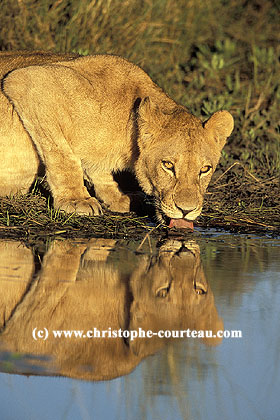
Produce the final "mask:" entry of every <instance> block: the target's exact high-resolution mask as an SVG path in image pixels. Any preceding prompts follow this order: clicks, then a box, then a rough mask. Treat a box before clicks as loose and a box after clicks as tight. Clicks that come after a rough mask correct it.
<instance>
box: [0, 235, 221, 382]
mask: <svg viewBox="0 0 280 420" xmlns="http://www.w3.org/2000/svg"><path fill="white" fill-rule="evenodd" d="M9 246H10V247H11V252H10V258H9V259H7V260H6V262H5V267H3V265H0V289H1V291H2V300H3V302H6V300H7V303H6V304H5V305H3V306H2V307H1V308H0V309H1V311H2V312H3V313H1V312H0V329H1V327H2V331H1V335H0V351H1V350H2V351H9V352H17V353H21V354H33V355H35V356H38V359H39V362H38V363H40V357H41V356H48V357H49V358H50V359H47V360H43V361H42V365H43V367H44V370H46V371H47V372H50V373H56V374H59V375H63V376H71V377H75V378H83V379H89V380H105V379H111V378H114V377H117V376H121V375H124V374H127V373H129V372H130V371H131V370H132V369H134V368H135V367H136V366H137V365H138V364H139V363H140V362H141V360H142V359H143V358H144V357H146V356H148V355H151V354H154V353H155V352H156V351H158V350H159V349H161V348H163V347H164V346H165V345H166V344H167V343H170V341H172V339H170V338H159V337H157V336H156V335H155V336H153V337H151V338H140V337H138V338H135V339H134V340H129V339H124V338H123V337H117V338H109V337H104V338H102V337H100V338H75V337H74V336H73V337H72V338H65V337H64V338H63V337H62V338H60V339H55V338H54V336H53V334H52V330H83V331H84V334H85V333H86V332H87V331H88V330H90V331H92V330H93V329H94V327H95V328H97V329H98V330H99V331H105V330H106V331H108V330H109V328H111V331H113V330H116V331H118V330H119V329H122V330H127V331H132V330H137V331H138V328H140V327H141V328H142V330H144V331H148V330H151V331H153V332H158V331H160V330H163V331H166V330H170V331H172V330H173V331H174V330H176V331H178V330H187V329H188V328H190V329H196V330H202V329H203V330H212V331H213V334H216V333H217V331H218V330H223V321H222V320H221V318H220V317H219V315H218V313H217V309H216V307H215V302H214V296H213V293H212V292H211V289H210V287H209V285H208V283H207V281H206V279H205V276H204V272H203V269H202V266H201V263H200V253H199V247H198V245H197V244H195V243H194V242H185V243H181V242H179V241H168V242H167V243H165V244H164V245H162V246H161V248H160V250H159V254H157V255H154V256H148V255H145V254H144V255H141V254H135V253H134V252H132V251H131V252H128V249H127V248H126V247H122V246H121V247H117V246H116V244H115V241H113V240H105V239H92V240H90V241H88V242H86V243H80V242H78V241H77V242H76V243H74V242H72V241H68V240H65V241H57V242H54V243H52V244H51V246H50V248H49V250H48V251H47V253H46V254H45V255H44V257H43V263H42V266H41V268H40V270H39V271H38V272H37V274H36V277H35V278H34V277H33V278H32V275H33V272H34V261H32V259H31V258H28V259H27V260H26V256H27V255H29V254H31V253H30V251H29V250H27V249H26V248H24V246H22V245H21V244H19V243H13V244H12V243H10V242H9V243H8V244H7V245H6V244H5V243H3V244H1V243H0V261H2V256H5V257H6V256H7V255H8V253H7V250H6V249H9ZM15 248H16V249H17V250H18V252H14V250H15ZM112 250H114V252H111V251H112ZM190 251H191V252H190ZM2 252H4V254H3V255H2ZM122 253H125V256H126V258H125V259H124V258H122V257H123V254H122ZM124 262H126V263H124ZM24 264H26V267H27V268H26V270H25V271H24V272H23V271H22V272H21V277H22V280H21V281H20V278H19V277H18V278H17V282H10V283H7V281H6V278H7V276H9V274H12V275H14V272H15V270H14V268H15V267H20V266H22V265H24ZM9 268H10V271H9ZM37 268H38V267H37ZM3 276H4V283H3V287H2V288H1V281H2V279H3ZM18 283H23V284H22V285H21V289H19V285H18ZM30 283H31V284H30ZM27 284H29V287H28V288H27V286H26V285H27ZM23 290H25V293H23ZM198 290H201V291H203V293H201V294H198V293H197V291H198ZM7 305H9V307H7ZM4 314H5V316H4ZM1 320H3V321H2V322H1ZM35 327H36V328H37V329H39V330H44V328H47V329H48V332H49V336H48V338H47V339H46V340H40V339H37V340H34V339H33V336H32V331H33V329H34V328H35ZM205 341H206V343H207V344H212V345H217V344H219V343H221V341H222V339H221V338H213V339H210V338H208V339H205ZM31 363H32V362H31ZM31 372H32V370H31ZM25 373H30V371H29V370H28V368H26V371H25Z"/></svg>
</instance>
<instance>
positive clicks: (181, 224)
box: [168, 219, 193, 230]
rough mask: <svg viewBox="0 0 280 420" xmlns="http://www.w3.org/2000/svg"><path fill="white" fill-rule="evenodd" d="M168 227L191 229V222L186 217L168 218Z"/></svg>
mask: <svg viewBox="0 0 280 420" xmlns="http://www.w3.org/2000/svg"><path fill="white" fill-rule="evenodd" d="M168 227H170V228H172V227H175V228H178V229H191V230H193V222H190V221H188V220H186V219H170V222H169V225H168Z"/></svg>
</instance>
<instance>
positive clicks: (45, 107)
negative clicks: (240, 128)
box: [0, 53, 233, 220]
mask: <svg viewBox="0 0 280 420" xmlns="http://www.w3.org/2000/svg"><path fill="white" fill-rule="evenodd" d="M34 54H35V55H34ZM34 54H33V55H32V53H23V54H22V55H20V54H15V53H2V54H0V74H1V78H2V91H3V93H4V94H2V95H1V97H0V112H1V115H2V120H1V124H0V152H1V156H4V159H3V160H2V165H1V172H0V194H2V195H5V194H10V193H13V192H16V191H21V192H26V191H27V190H28V188H29V187H30V184H31V183H32V181H33V180H34V177H35V175H36V174H37V172H38V167H39V158H40V160H41V161H42V163H43V164H44V166H45V169H46V174H47V180H48V183H49V185H50V188H51V191H52V194H53V198H54V205H55V207H59V208H61V209H62V210H64V211H66V212H73V211H76V212H77V213H81V214H100V213H101V212H102V210H101V206H100V204H99V201H98V200H100V201H102V202H103V203H104V204H105V205H107V206H108V208H109V209H111V210H112V211H117V212H126V211H129V208H130V199H129V197H128V196H126V195H124V194H123V193H121V191H120V190H119V189H118V186H117V184H116V182H115V181H114V180H113V177H112V174H113V173H114V172H116V171H119V170H124V169H128V170H131V171H132V172H134V173H135V175H136V177H137V179H138V181H139V183H140V185H141V187H142V188H143V190H144V192H145V193H146V194H149V195H153V196H154V197H155V198H156V201H157V207H158V208H159V209H160V211H161V212H162V213H164V214H165V215H167V216H168V217H170V218H173V219H182V218H185V219H187V220H194V219H195V218H196V217H197V216H198V215H199V214H200V212H201V207H202V200H203V194H204V192H205V189H206V187H207V185H208V183H209V181H210V178H211V175H212V173H213V171H214V169H215V167H216V165H217V162H218V160H219V157H220V152H221V149H222V147H223V146H224V144H225V141H226V138H227V137H228V136H229V135H230V134H231V132H232V129H233V119H232V116H231V115H230V114H229V113H228V112H227V111H220V112H216V113H215V114H214V115H213V116H212V117H211V118H210V119H209V120H208V121H207V122H206V124H204V125H203V124H202V123H201V121H200V120H199V119H198V118H196V117H195V116H193V115H191V114H190V113H189V112H188V111H187V110H186V109H185V108H184V107H183V106H181V105H178V104H176V103H175V102H174V101H173V100H172V99H170V98H169V97H168V96H167V95H166V94H165V93H164V92H163V91H162V90H161V89H160V88H159V87H158V86H157V85H156V84H154V83H153V81H152V80H151V79H150V78H149V76H148V75H147V74H146V73H145V72H144V71H143V70H141V69H140V68H139V67H137V66H135V65H134V64H132V63H130V62H128V61H126V60H125V59H123V58H120V57H116V56H107V55H100V56H88V57H78V58H75V57H72V56H69V55H66V56H64V55H61V56H60V57H59V56H58V55H54V56H52V55H50V54H45V55H44V54H40V53H34ZM52 57H53V59H52ZM7 98H8V99H9V100H8V99H7ZM13 109H15V110H16V112H13ZM22 124H23V125H22ZM23 127H24V128H23ZM27 133H28V134H27ZM84 178H85V179H87V180H88V181H89V182H90V183H91V184H93V185H94V190H95V194H96V197H97V199H98V200H97V199H96V198H94V197H91V196H90V195H89V193H88V191H87V190H86V188H85V187H84Z"/></svg>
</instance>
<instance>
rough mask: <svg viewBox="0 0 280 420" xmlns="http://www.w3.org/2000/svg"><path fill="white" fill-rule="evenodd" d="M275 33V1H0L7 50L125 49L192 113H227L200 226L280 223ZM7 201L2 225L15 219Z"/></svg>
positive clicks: (278, 29)
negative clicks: (227, 131) (230, 121)
mask: <svg viewBox="0 0 280 420" xmlns="http://www.w3.org/2000/svg"><path fill="white" fill-rule="evenodd" d="M279 38H280V4H279V2H278V0H267V1H266V2H263V1H261V0H211V1H209V2H206V1H203V0H176V1H173V0H154V1H150V0H84V1H83V2H81V1H79V0H41V1H37V0H2V1H1V10H0V49H1V50H19V49H31V50H34V49H37V50H38V49H39V50H52V51H65V52H66V51H67V52H70V51H75V52H79V53H81V54H88V53H90V54H95V53H109V54H118V55H122V56H124V57H126V58H128V59H130V60H132V61H133V62H135V63H136V64H138V65H140V66H141V67H143V68H144V70H146V71H147V72H148V74H150V75H151V77H152V78H153V79H154V81H155V82H157V83H158V84H159V85H160V86H161V87H162V88H163V89H164V90H165V91H166V92H167V93H168V94H169V95H170V96H172V97H173V98H174V99H175V100H176V101H178V102H179V103H182V104H183V105H185V106H187V108H189V109H190V111H192V112H193V113H194V114H195V115H197V116H199V117H202V118H205V119H207V117H208V116H209V115H210V114H211V113H213V112H215V111H216V110H219V109H228V110H230V111H231V113H232V114H233V116H234V119H235V130H234V133H233V135H232V136H231V139H230V140H229V143H228V145H227V146H226V147H225V149H224V151H223V154H222V159H221V163H220V165H219V168H218V170H217V172H216V175H215V178H214V179H213V182H212V185H211V187H210V189H209V194H208V195H207V197H206V203H205V211H204V217H202V218H201V219H200V221H199V222H198V223H200V224H201V225H213V226H217V225H222V226H227V224H229V226H234V225H239V226H240V225H244V224H245V225H246V226H255V227H259V228H261V229H262V228H263V229H264V230H267V229H271V230H273V231H275V232H279V230H280V214H279V212H280V210H279V209H280V194H279V171H280V117H279V105H280V71H279V70H280V68H279V67H280V42H279V40H280V39H279ZM21 200H22V202H24V199H21ZM26 200H27V199H26ZM36 200H37V199H36ZM40 200H41V198H38V201H40ZM5 203H6V204H5ZM5 203H3V205H2V209H1V221H0V223H1V224H2V226H3V227H4V226H6V227H7V226H14V223H15V221H16V217H12V213H11V215H10V213H9V212H10V210H11V208H13V205H14V204H11V203H12V202H10V210H6V207H5V206H7V201H5ZM40 203H41V201H40ZM40 205H41V204H40ZM3 206H4V207H3ZM40 209H41V207H39V209H38V211H39V212H40V211H41V210H40ZM7 211H8V213H7ZM23 211H24V210H23ZM5 212H6V213H5ZM44 212H45V215H46V217H47V216H48V217H51V218H50V219H48V220H49V223H52V222H53V220H52V217H53V215H52V216H50V213H49V212H50V210H49V209H48V207H47V204H46V202H45V204H44ZM7 214H9V217H8V216H7ZM41 214H42V213H41ZM108 217H111V216H110V215H108ZM113 217H114V220H119V219H116V217H115V216H113ZM33 219H34V220H35V219H36V217H33ZM78 219H79V218H78V217H76V216H75V217H74V216H73V217H71V219H69V220H68V222H69V223H70V220H71V221H73V220H75V223H78V222H76V221H77V220H78ZM128 219H129V218H125V219H124V221H125V222H126V221H127V220H128ZM83 220H84V218H83ZM91 220H92V223H93V219H91ZM133 220H135V219H133ZM242 220H243V222H242ZM34 223H35V222H34ZM56 223H58V220H56ZM63 223H64V222H62V225H60V227H59V230H63V229H64V228H65V225H66V223H64V224H63ZM83 223H84V222H83ZM83 223H81V224H83ZM112 223H113V221H112ZM20 224H21V223H20ZM57 226H58V225H56V227H57ZM75 226H76V225H75ZM78 228H79V223H78V225H77V229H78Z"/></svg>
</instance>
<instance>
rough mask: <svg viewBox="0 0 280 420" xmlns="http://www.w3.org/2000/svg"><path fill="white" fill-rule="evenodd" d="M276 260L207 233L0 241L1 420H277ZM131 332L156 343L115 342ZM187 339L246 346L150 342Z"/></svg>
mask: <svg viewBox="0 0 280 420" xmlns="http://www.w3.org/2000/svg"><path fill="white" fill-rule="evenodd" d="M279 251H280V240H277V239H274V240H272V239H269V238H257V237H251V238H249V237H245V236H244V237H242V236H233V235H224V234H217V233H216V232H211V231H208V232H207V233H196V234H194V235H192V236H190V238H189V239H185V240H184V241H182V240H178V239H176V238H173V239H169V240H166V239H163V240H161V241H156V240H155V239H154V240H152V241H151V242H149V240H148V239H147V240H146V241H145V242H144V243H143V244H140V243H137V244H135V243H131V242H129V241H115V240H105V239H91V240H90V241H87V242H86V241H78V240H76V241H74V242H73V241H59V240H58V241H55V242H51V243H48V244H47V246H43V245H41V246H39V247H36V249H35V250H33V252H32V250H31V249H28V248H27V247H26V246H25V245H24V244H22V243H19V242H15V241H4V240H1V241H0V293H1V300H0V326H1V327H2V333H1V336H0V371H1V372H2V373H0V418H1V419H2V418H3V419H5V420H6V419H7V420H8V419H28V420H30V419H33V418H34V419H37V418H40V419H75V420H76V419H122V420H126V419H128V420H130V419H135V420H138V419H147V420H159V419H160V420H162V419H166V420H169V419H170V420H171V419H195V420H197V419H203V420H205V419H206V420H208V419H213V420H216V419H225V420H226V419H230V420H231V419H232V420H233V419H234V420H235V419H241V420H242V419H244V420H245V419H246V420H250V419H252V420H253V419H254V420H255V419H267V420H273V419H275V420H276V419H279V417H280V401H279V391H280V362H279V350H278V349H279V348H280V333H279V331H280V316H279V315H280V309H279V308H280V305H279V302H280V261H279ZM94 328H95V330H94ZM74 330H75V331H76V334H77V332H78V331H81V333H80V334H81V335H82V336H81V337H77V338H76V337H75V336H73V333H72V337H71V338H69V337H63V333H62V331H74ZM140 330H141V331H144V332H147V331H149V330H151V331H152V332H154V333H155V334H154V335H153V336H152V337H150V338H147V337H146V338H140V337H135V338H134V337H133V339H132V337H130V338H129V337H122V336H120V334H123V331H126V334H128V333H130V334H131V333H132V332H133V331H137V332H139V331H140ZM194 330H195V331H205V330H207V331H209V330H211V331H212V334H214V335H217V333H218V331H228V334H229V333H230V332H231V331H238V332H240V334H242V337H241V338H223V339H221V338H218V337H215V338H201V339H198V338H186V337H185V338H177V339H176V338H172V337H170V338H160V337H159V336H158V334H168V332H170V334H171V333H172V332H173V334H175V333H174V332H177V334H178V333H180V332H182V331H184V334H185V335H186V334H187V332H188V331H189V333H190V332H191V331H194ZM56 331H58V332H61V333H60V334H62V336H61V337H60V338H58V337H57V338H55V337H54V332H56ZM98 331H99V333H100V334H102V331H105V333H103V334H105V335H106V336H105V337H103V338H102V337H100V338H98V337H96V338H86V334H89V335H92V334H93V333H94V332H95V333H96V334H97V332H98ZM114 331H115V334H119V336H117V337H115V338H113V337H109V335H113V334H114V333H113V332H114ZM119 331H121V332H119ZM159 332H160V333H159ZM46 333H47V336H46ZM67 334H69V332H68V333H67ZM156 334H157V335H156ZM97 335H98V334H97ZM83 336H85V337H83ZM40 337H42V338H40Z"/></svg>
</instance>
